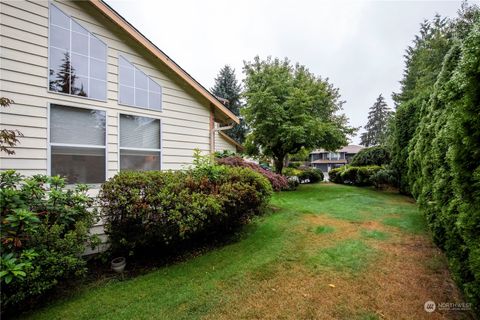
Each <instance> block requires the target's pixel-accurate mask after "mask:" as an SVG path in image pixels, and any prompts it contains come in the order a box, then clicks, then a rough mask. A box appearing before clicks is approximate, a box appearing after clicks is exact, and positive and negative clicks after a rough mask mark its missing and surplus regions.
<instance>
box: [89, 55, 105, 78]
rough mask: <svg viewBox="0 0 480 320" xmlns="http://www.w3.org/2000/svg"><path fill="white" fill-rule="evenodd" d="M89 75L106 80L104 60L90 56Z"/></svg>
mask: <svg viewBox="0 0 480 320" xmlns="http://www.w3.org/2000/svg"><path fill="white" fill-rule="evenodd" d="M90 77H92V78H96V79H99V80H105V81H106V80H107V78H106V77H107V65H106V64H105V62H103V61H100V60H96V59H92V58H90Z"/></svg>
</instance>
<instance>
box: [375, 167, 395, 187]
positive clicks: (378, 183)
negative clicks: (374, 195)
mask: <svg viewBox="0 0 480 320" xmlns="http://www.w3.org/2000/svg"><path fill="white" fill-rule="evenodd" d="M370 181H371V182H372V184H373V185H374V186H375V188H377V189H382V188H386V187H389V186H395V183H396V180H395V172H394V171H393V170H391V169H385V168H382V169H381V170H378V171H377V172H375V173H374V174H373V175H372V176H371V177H370Z"/></svg>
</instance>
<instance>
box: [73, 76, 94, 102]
mask: <svg viewBox="0 0 480 320" xmlns="http://www.w3.org/2000/svg"><path fill="white" fill-rule="evenodd" d="M70 94H74V95H76V96H81V97H89V96H90V95H89V90H88V78H87V77H83V76H77V75H74V76H73V77H72V86H71V87H70Z"/></svg>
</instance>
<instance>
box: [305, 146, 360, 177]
mask: <svg viewBox="0 0 480 320" xmlns="http://www.w3.org/2000/svg"><path fill="white" fill-rule="evenodd" d="M362 149H363V147H361V146H357V145H353V144H350V145H348V146H345V147H343V148H341V149H339V150H336V151H327V150H324V149H318V150H314V151H312V152H311V153H310V166H312V167H315V168H318V169H320V170H322V172H328V171H330V170H331V169H334V168H338V167H341V166H344V165H346V164H348V163H350V162H351V161H352V158H353V156H355V155H356V154H357V153H358V152H359V151H360V150H362Z"/></svg>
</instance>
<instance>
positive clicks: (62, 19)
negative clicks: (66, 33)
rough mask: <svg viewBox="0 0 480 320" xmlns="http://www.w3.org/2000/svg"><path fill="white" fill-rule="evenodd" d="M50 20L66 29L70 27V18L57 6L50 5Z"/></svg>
mask: <svg viewBox="0 0 480 320" xmlns="http://www.w3.org/2000/svg"><path fill="white" fill-rule="evenodd" d="M50 21H51V24H54V25H57V26H60V27H63V28H65V29H69V28H70V18H69V17H68V16H67V15H66V14H65V13H63V12H62V11H60V10H59V9H58V8H57V7H55V6H51V7H50Z"/></svg>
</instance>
